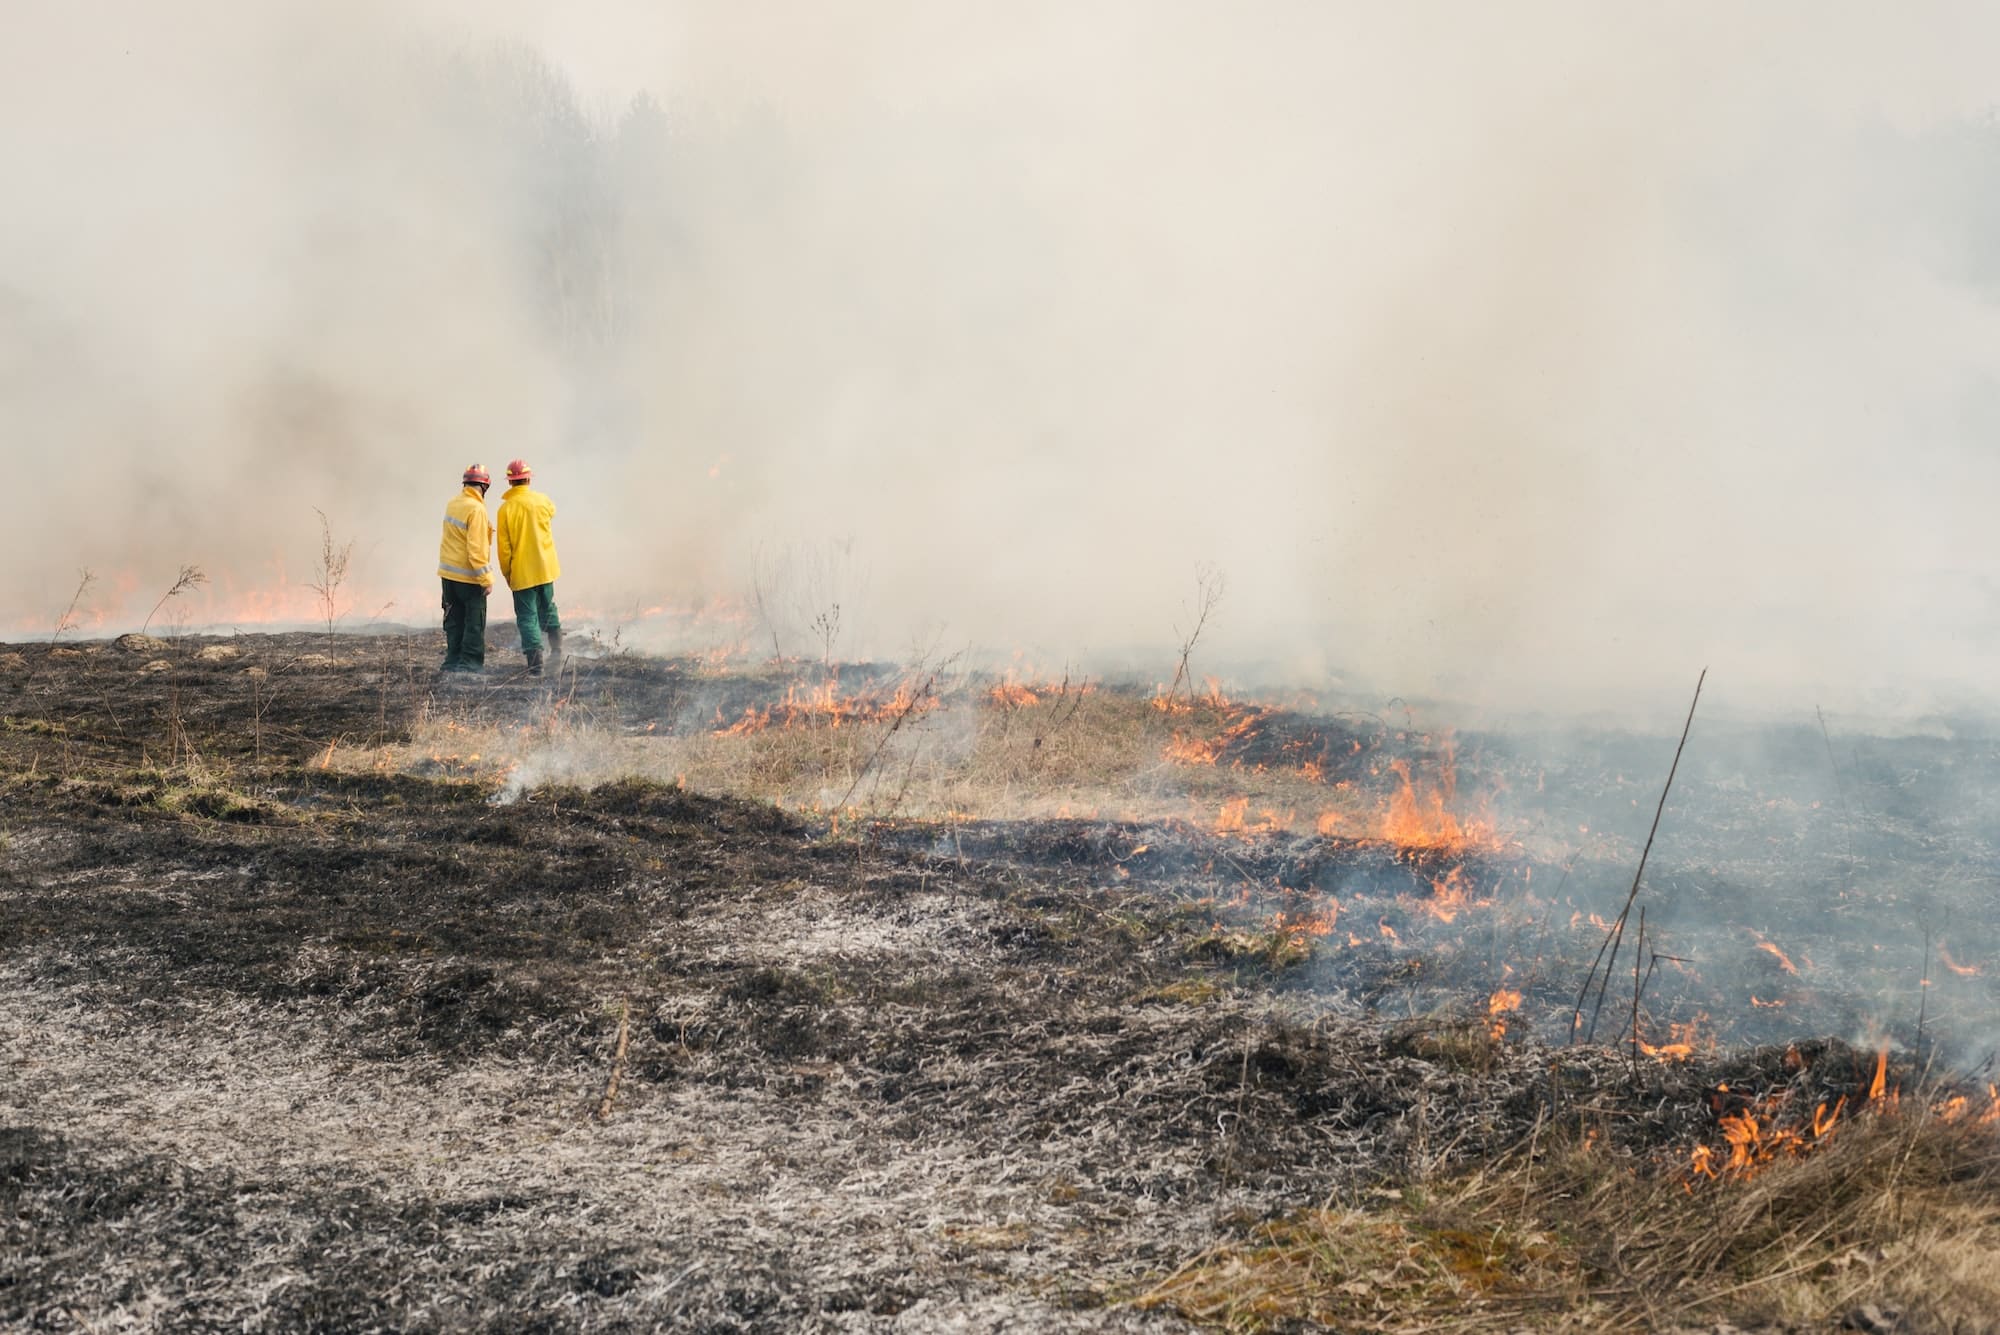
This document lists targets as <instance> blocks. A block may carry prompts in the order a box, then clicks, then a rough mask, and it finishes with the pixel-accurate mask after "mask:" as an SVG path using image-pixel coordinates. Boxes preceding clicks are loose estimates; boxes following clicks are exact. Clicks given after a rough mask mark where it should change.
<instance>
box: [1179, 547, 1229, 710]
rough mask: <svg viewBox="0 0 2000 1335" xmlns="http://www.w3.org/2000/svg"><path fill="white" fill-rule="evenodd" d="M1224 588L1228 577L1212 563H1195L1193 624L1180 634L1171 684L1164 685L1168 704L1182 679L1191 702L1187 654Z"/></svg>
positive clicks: (1192, 650) (1192, 690)
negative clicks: (1177, 655)
mask: <svg viewBox="0 0 2000 1335" xmlns="http://www.w3.org/2000/svg"><path fill="white" fill-rule="evenodd" d="M1227 588H1228V581H1227V580H1225V579H1224V578H1223V576H1222V572H1221V571H1219V570H1217V569H1216V568H1215V567H1214V566H1212V565H1207V564H1203V565H1198V566H1196V567H1195V569H1194V606H1193V608H1192V609H1191V610H1190V615H1191V616H1192V617H1193V619H1194V624H1193V626H1192V628H1191V629H1189V630H1188V631H1187V633H1186V634H1185V635H1182V636H1181V655H1180V661H1179V662H1178V663H1177V664H1175V666H1174V680H1173V684H1172V685H1170V686H1168V687H1167V703H1168V704H1172V703H1173V700H1174V695H1175V693H1176V692H1178V691H1179V690H1180V688H1181V683H1182V682H1186V683H1187V688H1188V703H1189V704H1193V703H1194V678H1193V677H1192V676H1190V675H1189V673H1188V658H1189V656H1190V655H1192V654H1193V653H1194V647H1195V645H1196V643H1198V642H1199V641H1200V639H1201V632H1202V630H1203V629H1204V628H1205V627H1206V626H1207V625H1208V618H1209V617H1210V615H1212V614H1213V613H1214V611H1215V609H1216V608H1217V607H1218V606H1220V605H1221V603H1222V595H1223V593H1224V592H1225V591H1226V589H1227ZM1174 630H1175V632H1176V633H1179V631H1180V627H1179V626H1176V627H1174Z"/></svg>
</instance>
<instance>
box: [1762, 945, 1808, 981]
mask: <svg viewBox="0 0 2000 1335" xmlns="http://www.w3.org/2000/svg"><path fill="white" fill-rule="evenodd" d="M1757 949H1759V950H1761V951H1763V952H1765V953H1766V954H1768V955H1772V956H1774V957H1776V959H1777V961H1778V963H1779V964H1780V965H1782V966H1783V968H1784V970H1785V972H1786V973H1788V974H1790V975H1792V977H1794V978H1796V977H1798V976H1799V971H1798V969H1797V968H1796V967H1795V966H1794V965H1793V964H1792V957H1791V956H1790V955H1787V954H1786V953H1785V952H1784V951H1782V950H1780V949H1778V948H1777V947H1776V946H1774V945H1772V944H1771V943H1770V942H1769V941H1764V940H1759V941H1758V942H1757Z"/></svg>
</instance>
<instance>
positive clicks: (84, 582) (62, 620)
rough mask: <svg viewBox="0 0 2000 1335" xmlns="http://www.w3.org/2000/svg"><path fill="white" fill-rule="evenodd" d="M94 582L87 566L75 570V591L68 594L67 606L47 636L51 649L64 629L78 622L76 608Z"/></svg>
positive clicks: (73, 627)
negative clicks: (53, 629) (52, 630)
mask: <svg viewBox="0 0 2000 1335" xmlns="http://www.w3.org/2000/svg"><path fill="white" fill-rule="evenodd" d="M95 583H97V576H96V575H94V574H92V573H91V571H90V568H89V567H88V566H86V567H85V568H84V569H82V570H80V571H78V572H77V581H76V592H74V593H72V594H70V596H69V606H68V607H65V608H64V609H63V614H62V615H61V616H60V617H57V618H56V628H55V631H54V632H53V633H52V634H51V635H50V636H49V647H50V648H51V649H53V648H54V647H55V643H56V641H57V640H60V639H61V638H62V637H63V633H64V632H65V631H70V630H74V629H76V626H77V624H78V623H77V619H76V609H77V608H78V607H79V606H81V605H82V603H83V597H84V595H85V594H87V593H89V592H90V588H91V586H92V585H93V584H95Z"/></svg>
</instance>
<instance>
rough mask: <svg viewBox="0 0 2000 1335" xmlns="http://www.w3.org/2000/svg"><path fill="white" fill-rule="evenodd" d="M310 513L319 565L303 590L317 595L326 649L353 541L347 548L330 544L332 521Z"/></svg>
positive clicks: (322, 514)
mask: <svg viewBox="0 0 2000 1335" xmlns="http://www.w3.org/2000/svg"><path fill="white" fill-rule="evenodd" d="M313 513H314V514H316V515H318V516H319V565H318V566H317V568H316V574H315V576H314V578H313V580H312V582H311V583H309V584H307V585H306V587H307V588H309V589H311V590H312V591H313V592H314V593H316V594H318V595H319V607H320V617H321V619H322V620H324V621H325V622H326V638H327V641H328V649H329V650H331V648H332V641H333V628H334V624H335V623H336V622H338V621H339V620H340V609H339V599H340V586H341V585H342V584H344V583H346V582H347V566H348V561H349V560H350V558H352V557H353V555H354V541H353V539H351V538H350V539H349V540H348V541H347V543H346V545H344V546H342V545H339V544H336V543H335V542H334V540H333V521H332V520H330V519H328V518H327V517H326V511H324V510H322V509H320V508H319V507H318V506H314V507H313Z"/></svg>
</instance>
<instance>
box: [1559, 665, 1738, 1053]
mask: <svg viewBox="0 0 2000 1335" xmlns="http://www.w3.org/2000/svg"><path fill="white" fill-rule="evenodd" d="M1707 680H1708V669H1707V668H1703V669H1702V670H1701V675H1700V676H1699V677H1697V678H1695V683H1694V699H1693V700H1692V701H1690V702H1689V704H1688V716H1687V722H1686V723H1683V724H1682V725H1681V740H1680V745H1678V746H1676V747H1675V748H1674V763H1673V764H1672V765H1671V766H1669V767H1668V769H1667V782H1666V783H1665V785H1664V786H1662V787H1661V789H1660V804H1659V806H1657V807H1655V808H1654V809H1653V828H1652V829H1651V830H1648V831H1647V832H1646V846H1645V848H1643V849H1641V850H1640V852H1639V868H1638V870H1637V871H1635V872H1633V873H1632V889H1631V892H1630V893H1628V894H1627V895H1626V896H1625V907H1624V908H1622V909H1620V910H1618V917H1617V920H1616V921H1614V922H1613V923H1612V924H1611V929H1610V930H1609V931H1607V932H1606V933H1605V934H1604V944H1603V945H1601V946H1599V947H1598V948H1597V958H1596V959H1595V960H1593V961H1592V962H1591V965H1590V971H1589V972H1588V973H1586V974H1584V976H1583V990H1582V991H1581V992H1578V993H1577V994H1576V1008H1575V1009H1574V1010H1573V1011H1571V1012H1570V1017H1569V1041H1570V1042H1572V1043H1574V1042H1576V1031H1577V1028H1578V1026H1579V1025H1581V1024H1582V1023H1583V1004H1584V1002H1585V1001H1586V1000H1588V999H1589V997H1590V985H1591V984H1592V983H1593V982H1596V981H1597V970H1598V967H1599V966H1600V965H1601V966H1602V967H1603V969H1604V981H1603V983H1602V984H1601V985H1600V986H1599V987H1598V989H1597V1008H1596V1010H1593V1011H1592V1012H1591V1014H1590V1030H1589V1032H1588V1033H1586V1034H1585V1035H1584V1036H1583V1041H1584V1042H1586V1043H1588V1042H1589V1041H1590V1040H1591V1039H1592V1038H1593V1037H1594V1036H1595V1035H1596V1033H1597V1017H1598V1015H1599V1014H1600V1013H1601V1012H1602V1011H1603V1009H1604V991H1605V989H1606V988H1608V987H1610V986H1611V970H1612V969H1613V968H1614V967H1616V965H1617V963H1618V947H1619V946H1620V945H1621V944H1623V942H1624V939H1625V923H1626V920H1627V919H1628V918H1630V917H1631V914H1632V901H1633V900H1635V899H1637V898H1638V897H1639V882H1640V881H1641V880H1642V879H1644V877H1645V875H1646V859H1647V857H1648V856H1650V855H1651V854H1652V851H1653V838H1654V836H1656V835H1658V834H1659V832H1660V817H1661V816H1662V815H1663V814H1664V813H1665V812H1666V809H1667V794H1668V793H1671V792H1672V791H1673V790H1674V775H1675V774H1677V773H1679V772H1680V768H1681V752H1682V751H1684V750H1686V749H1687V742H1688V732H1689V731H1690V730H1691V729H1692V728H1693V727H1694V711H1695V706H1697V705H1699V704H1700V703H1701V687H1702V683H1703V682H1706V681H1707ZM1607 951H1608V952H1609V953H1610V959H1609V960H1606V959H1605V954H1606V952H1607Z"/></svg>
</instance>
